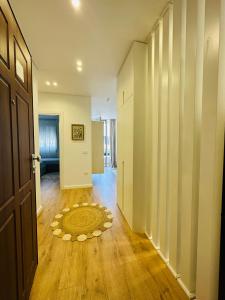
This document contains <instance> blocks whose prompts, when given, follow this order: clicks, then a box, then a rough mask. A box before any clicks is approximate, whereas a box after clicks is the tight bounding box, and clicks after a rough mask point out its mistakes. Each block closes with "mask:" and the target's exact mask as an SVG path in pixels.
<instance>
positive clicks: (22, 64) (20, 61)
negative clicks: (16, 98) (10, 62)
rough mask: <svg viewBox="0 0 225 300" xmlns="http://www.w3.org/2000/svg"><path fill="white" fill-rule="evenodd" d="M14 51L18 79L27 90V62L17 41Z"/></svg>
mask: <svg viewBox="0 0 225 300" xmlns="http://www.w3.org/2000/svg"><path fill="white" fill-rule="evenodd" d="M14 51H15V74H16V78H17V80H18V81H19V82H20V83H21V84H22V86H23V87H24V88H25V89H26V90H27V88H28V80H27V77H28V74H27V73H28V72H27V60H26V58H25V55H24V53H23V51H22V50H21V48H20V46H19V43H18V42H17V40H16V39H15V42H14Z"/></svg>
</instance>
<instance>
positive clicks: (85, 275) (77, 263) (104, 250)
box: [30, 169, 187, 300]
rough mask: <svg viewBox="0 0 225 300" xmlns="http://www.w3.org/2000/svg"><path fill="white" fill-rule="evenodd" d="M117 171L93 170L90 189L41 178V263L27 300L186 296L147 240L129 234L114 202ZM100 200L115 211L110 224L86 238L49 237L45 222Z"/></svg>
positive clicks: (175, 298) (148, 299)
mask: <svg viewBox="0 0 225 300" xmlns="http://www.w3.org/2000/svg"><path fill="white" fill-rule="evenodd" d="M115 182H116V175H115V173H114V172H112V171H111V170H110V169H106V172H105V174H104V175H94V176H93V183H94V188H93V190H92V189H77V190H66V191H60V190H59V184H58V177H57V176H56V175H54V174H53V175H47V176H46V177H45V178H43V180H42V198H43V207H44V210H43V213H42V214H41V215H40V217H39V219H38V238H39V265H38V269H37V273H36V277H35V281H34V285H33V289H32V293H31V297H30V300H79V299H87V300H89V299H90V300H101V299H102V300H103V299H104V300H105V299H107V300H109V299H110V300H111V299H112V300H120V299H121V300H127V299H134V300H145V299H146V300H151V299H152V300H153V299H155V300H157V299H158V300H162V299H171V300H178V299H187V298H186V296H185V295H184V293H183V291H182V290H181V288H180V287H179V285H178V283H177V282H176V280H175V279H174V278H173V276H172V275H171V273H170V272H169V271H168V269H167V268H166V266H165V265H164V263H163V262H162V260H161V259H160V257H159V256H158V254H157V252H156V251H155V250H154V249H153V247H152V246H151V244H150V242H149V241H148V239H147V238H146V237H145V236H143V235H137V234H135V233H132V232H131V230H130V229H129V227H128V225H127V223H126V222H125V220H124V219H123V217H122V215H121V213H120V211H119V209H118V207H117V205H116V186H115ZM81 201H95V202H101V203H103V204H104V205H105V206H107V207H108V208H110V209H111V210H112V211H113V214H114V221H113V228H112V229H110V230H108V231H106V232H104V234H103V235H102V236H101V237H100V238H94V239H91V240H88V241H86V242H84V243H79V242H74V243H72V242H65V241H62V239H58V238H55V237H53V235H52V232H51V230H50V228H49V225H50V223H51V221H52V219H53V217H54V216H55V214H57V213H58V211H59V210H60V209H62V208H63V207H65V206H68V205H69V206H70V205H72V204H74V203H76V202H81Z"/></svg>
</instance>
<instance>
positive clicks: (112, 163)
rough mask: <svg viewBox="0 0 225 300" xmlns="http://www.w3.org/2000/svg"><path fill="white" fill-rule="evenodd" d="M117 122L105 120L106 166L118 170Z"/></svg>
mask: <svg viewBox="0 0 225 300" xmlns="http://www.w3.org/2000/svg"><path fill="white" fill-rule="evenodd" d="M116 135H117V131H116V120H115V119H109V120H104V166H105V167H106V168H107V167H110V168H113V169H116V168H117V162H116V152H117V149H116V147H117V145H116V140H117V136H116Z"/></svg>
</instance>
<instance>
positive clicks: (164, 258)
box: [157, 249, 169, 265]
mask: <svg viewBox="0 0 225 300" xmlns="http://www.w3.org/2000/svg"><path fill="white" fill-rule="evenodd" d="M157 252H158V253H159V256H160V257H161V258H162V260H163V261H164V263H165V264H166V265H168V263H169V259H168V258H166V257H165V256H164V255H163V253H162V252H161V250H160V249H157Z"/></svg>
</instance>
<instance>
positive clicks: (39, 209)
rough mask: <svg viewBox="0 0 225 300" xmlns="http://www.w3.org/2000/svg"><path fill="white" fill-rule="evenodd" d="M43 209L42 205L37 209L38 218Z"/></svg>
mask: <svg viewBox="0 0 225 300" xmlns="http://www.w3.org/2000/svg"><path fill="white" fill-rule="evenodd" d="M42 211H43V207H42V206H40V207H39V208H38V209H37V218H38V217H39V216H40V214H41V213H42Z"/></svg>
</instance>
